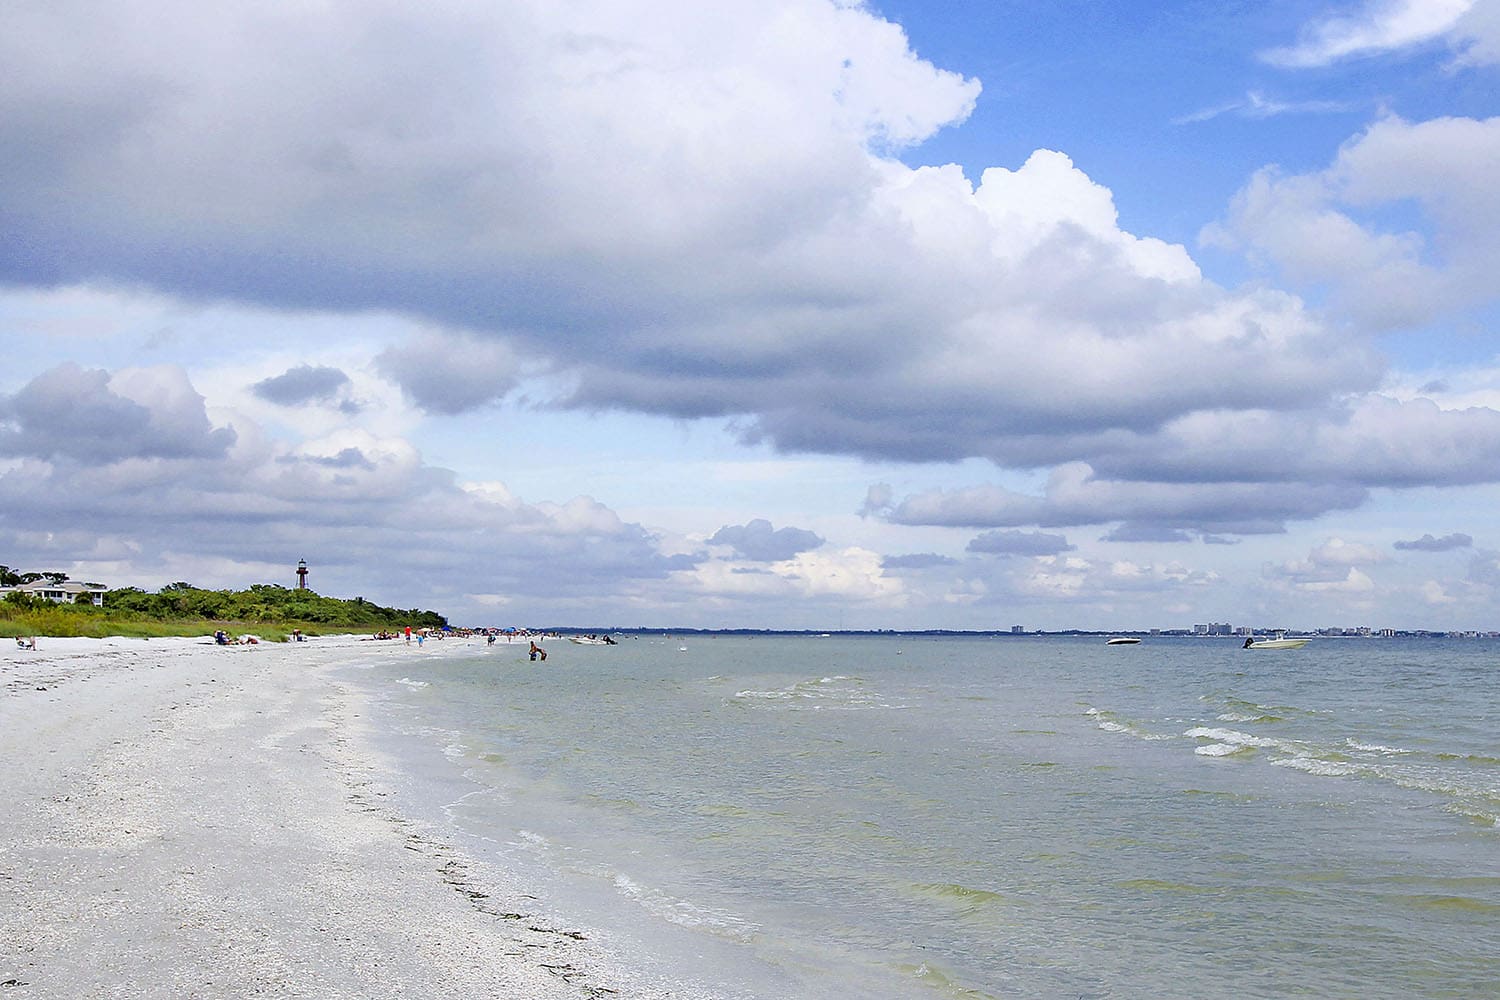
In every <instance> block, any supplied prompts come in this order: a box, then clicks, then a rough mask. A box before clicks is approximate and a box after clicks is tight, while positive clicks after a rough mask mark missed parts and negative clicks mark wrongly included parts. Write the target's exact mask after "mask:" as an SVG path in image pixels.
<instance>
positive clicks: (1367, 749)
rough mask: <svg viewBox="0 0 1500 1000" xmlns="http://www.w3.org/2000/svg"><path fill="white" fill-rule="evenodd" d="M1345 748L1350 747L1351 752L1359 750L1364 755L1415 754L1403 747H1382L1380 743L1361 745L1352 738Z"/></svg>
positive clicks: (1345, 742) (1347, 741) (1348, 740)
mask: <svg viewBox="0 0 1500 1000" xmlns="http://www.w3.org/2000/svg"><path fill="white" fill-rule="evenodd" d="M1344 746H1346V747H1348V748H1349V749H1350V750H1359V751H1362V752H1364V753H1380V754H1387V755H1390V756H1395V755H1398V754H1408V753H1413V752H1414V751H1412V750H1406V749H1403V748H1401V747H1387V746H1381V745H1380V744H1379V743H1361V742H1360V741H1359V740H1356V739H1354V738H1353V737H1352V736H1351V737H1350V738H1349V739H1346V740H1345V741H1344Z"/></svg>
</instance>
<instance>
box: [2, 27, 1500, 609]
mask: <svg viewBox="0 0 1500 1000" xmlns="http://www.w3.org/2000/svg"><path fill="white" fill-rule="evenodd" d="M1497 84H1500V0H1343V2H1333V0H1328V2H1322V0H1298V2H1295V3H1293V2H1288V0H1265V2H1257V3H1238V2H1215V3H1207V2H1202V0H1194V2H1156V0H1153V2H1152V3H1134V2H1125V3H1105V2H1102V0H1057V2H1054V3H1047V4H1038V3H1034V2H1019V0H943V2H941V3H939V2H933V0H888V2H881V3H858V2H853V0H753V2H752V0H743V2H742V0H721V2H718V3H714V4H700V3H689V2H684V0H633V2H623V0H614V2H611V0H577V2H566V3H557V2H555V0H546V2H542V0H490V2H478V0H457V2H453V3H444V4H437V5H417V4H406V3H396V2H381V0H375V2H369V0H361V2H358V3H355V2H349V0H322V2H319V3H315V4H314V3H306V4H264V3H258V2H244V0H227V2H225V3H219V4H200V3H186V2H180V0H165V2H164V0H150V2H143V0H117V2H114V3H111V4H107V5H98V4H84V3H80V2H75V0H18V2H15V3H11V4H9V5H7V13H6V19H5V25H4V27H3V28H0V345H3V349H4V350H3V357H4V364H3V367H0V563H4V564H5V565H8V566H11V567H13V568H18V569H24V570H35V571H44V570H55V571H61V572H66V573H68V574H69V575H70V576H71V577H72V578H73V579H77V580H88V581H92V582H100V583H104V584H106V585H108V586H112V587H113V586H138V587H143V588H145V589H148V590H151V589H156V588H157V587H160V586H162V585H164V584H166V583H170V582H175V581H186V582H189V583H192V584H195V585H198V586H204V587H232V588H240V587H245V586H248V585H250V584H252V583H260V582H269V583H282V584H285V585H288V586H291V585H294V584H295V579H296V578H295V575H294V573H295V567H296V564H297V561H298V560H299V559H305V560H306V561H307V564H308V567H309V584H310V585H311V586H312V587H313V588H314V589H315V590H317V591H319V592H320V593H324V594H329V595H332V596H338V597H346V598H352V597H355V596H360V597H364V598H366V599H367V600H372V601H376V602H378V603H381V604H387V605H394V606H397V607H421V608H433V609H435V610H439V611H441V612H443V613H445V614H447V615H448V616H449V617H450V619H451V620H453V621H454V622H455V623H462V624H476V625H477V624H493V625H529V626H533V627H541V626H549V625H579V626H597V627H615V626H618V627H635V626H650V627H674V626H682V627H749V628H757V627H759V628H792V629H802V628H810V629H834V628H849V629H854V628H897V629H900V628H951V629H1008V628H1010V627H1011V626H1013V625H1021V626H1023V627H1024V628H1027V629H1062V628H1090V629H1106V630H1107V629H1124V628H1182V627H1191V626H1192V625H1193V624H1196V623H1202V622H1230V623H1232V624H1236V625H1250V626H1258V627H1290V628H1313V627H1326V626H1339V627H1357V626H1362V625H1368V626H1371V627H1374V628H1382V627H1394V628H1433V629H1494V628H1500V513H1497V512H1500V336H1497V333H1500V283H1497V282H1496V281H1495V278H1494V276H1495V275H1496V274H1497V273H1500V185H1497V184H1496V183H1495V181H1494V177H1495V176H1496V175H1497V170H1500V85H1497Z"/></svg>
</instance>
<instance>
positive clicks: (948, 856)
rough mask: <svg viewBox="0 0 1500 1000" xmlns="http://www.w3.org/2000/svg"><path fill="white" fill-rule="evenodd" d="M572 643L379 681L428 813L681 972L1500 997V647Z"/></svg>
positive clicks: (852, 988)
mask: <svg viewBox="0 0 1500 1000" xmlns="http://www.w3.org/2000/svg"><path fill="white" fill-rule="evenodd" d="M434 645H439V646H448V645H449V644H448V643H441V644H434ZM548 646H549V652H550V653H551V656H550V658H549V659H548V661H547V662H546V663H545V664H541V663H531V662H528V661H527V660H526V658H525V652H524V649H519V648H508V647H504V646H497V647H490V648H486V647H483V646H478V645H476V646H472V647H468V646H465V647H464V648H463V649H462V650H461V651H459V650H455V649H453V648H452V647H451V646H449V648H448V649H446V650H443V651H442V653H441V655H433V654H427V655H424V654H423V653H415V654H414V655H412V656H410V657H404V658H401V659H399V661H397V662H394V663H392V662H386V663H381V664H379V665H377V666H376V667H375V668H374V669H373V670H370V671H366V672H363V673H362V674H361V678H362V681H361V682H362V683H369V684H371V685H372V687H373V689H374V690H375V691H376V692H377V693H378V695H379V697H380V698H381V706H380V711H381V713H382V714H383V715H384V716H386V717H387V718H388V719H389V721H390V722H391V723H392V725H393V728H394V729H396V730H397V731H399V732H400V733H402V734H403V735H402V737H401V739H400V740H399V741H398V743H397V744H393V745H395V746H397V748H398V750H399V753H400V757H401V759H402V760H403V761H404V762H405V766H406V767H407V769H408V773H409V775H410V776H411V779H412V785H411V788H410V789H409V793H410V796H411V798H412V801H413V802H414V803H416V807H417V808H418V809H423V810H426V811H428V812H429V813H430V814H431V816H432V817H433V818H434V819H436V820H440V821H441V822H443V823H445V824H447V825H448V826H449V828H450V829H451V830H452V831H453V832H454V834H455V835H456V836H460V837H465V838H468V839H469V840H470V841H471V842H472V843H473V844H474V845H477V848H476V849H477V850H480V851H483V852H486V853H487V854H488V855H489V856H490V857H491V858H492V859H493V860H494V861H496V862H497V863H500V864H503V865H505V866H506V867H508V868H510V869H512V870H514V871H518V872H522V873H524V874H525V876H526V878H527V879H529V880H530V882H531V884H534V885H536V886H537V887H538V888H539V890H540V891H541V892H543V894H544V895H545V898H547V899H548V900H549V901H551V902H552V903H553V904H554V905H556V906H558V907H560V908H562V909H564V910H567V911H569V912H570V914H572V915H573V916H574V918H575V919H577V920H579V921H580V922H583V923H586V924H587V925H588V926H589V927H590V928H591V929H592V930H594V931H595V932H596V933H597V935H598V936H601V937H602V938H604V939H605V940H607V941H609V942H611V943H613V944H615V945H617V946H619V947H621V948H623V949H628V950H630V951H631V952H632V954H635V955H637V956H640V959H641V961H642V963H644V967H647V968H649V969H651V970H652V972H651V975H653V976H657V977H681V979H682V986H683V990H684V993H685V995H689V996H691V995H708V994H719V995H724V996H744V997H826V996H832V995H848V996H859V997H870V998H883V997H893V998H894V997H923V996H932V997H1051V996H1059V997H1061V996H1067V997H1135V996H1142V995H1146V994H1153V995H1156V996H1166V997H1202V996H1210V995H1227V994H1238V995H1242V996H1267V997H1270V996H1288V995H1299V994H1300V995H1309V996H1329V995H1343V996H1361V997H1378V996H1391V997H1396V996H1425V997H1438V996H1454V997H1460V996H1462V997H1472V996H1479V995H1500V828H1497V825H1496V823H1497V816H1500V735H1497V725H1496V724H1497V711H1500V644H1497V643H1494V642H1489V641H1458V640H1342V641H1340V640H1326V641H1315V642H1314V643H1313V644H1311V645H1309V646H1308V647H1306V648H1305V649H1302V650H1281V651H1268V650H1255V651H1247V650H1242V649H1240V648H1239V644H1238V643H1235V642H1233V641H1231V640H1205V639H1157V640H1152V639H1148V640H1147V641H1145V642H1143V643H1142V644H1141V645H1138V646H1123V647H1121V646H1117V647H1107V646H1105V645H1104V643H1103V641H1102V639H1086V638H1063V637H1056V638H1053V637H1047V638H1035V637H1025V638H1013V637H1004V638H977V637H976V638H941V639H939V638H908V637H894V636H887V637H878V638H875V637H869V638H846V637H833V638H815V637H716V638H711V637H706V636H691V637H689V638H687V639H681V638H678V639H671V640H669V639H664V638H662V637H644V636H643V637H640V638H628V637H627V638H624V639H622V640H621V642H620V645H618V646H612V647H586V646H576V645H571V644H568V643H564V642H560V641H556V640H554V641H553V642H551V643H549V644H548ZM684 646H685V647H686V649H682V648H680V647H684Z"/></svg>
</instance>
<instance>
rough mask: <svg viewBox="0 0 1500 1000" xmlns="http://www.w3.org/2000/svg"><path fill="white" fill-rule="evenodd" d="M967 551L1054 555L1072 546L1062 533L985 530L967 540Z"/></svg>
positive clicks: (989, 553)
mask: <svg viewBox="0 0 1500 1000" xmlns="http://www.w3.org/2000/svg"><path fill="white" fill-rule="evenodd" d="M967 549H968V551H970V552H976V553H982V554H984V555H998V556H1055V555H1057V554H1058V553H1060V552H1071V551H1073V549H1074V546H1072V545H1069V544H1068V540H1067V539H1066V538H1064V537H1063V536H1062V535H1049V534H1047V533H1045V532H1041V531H986V532H985V533H984V534H982V535H979V536H978V537H976V538H973V539H971V540H970V541H969V544H968V546H967Z"/></svg>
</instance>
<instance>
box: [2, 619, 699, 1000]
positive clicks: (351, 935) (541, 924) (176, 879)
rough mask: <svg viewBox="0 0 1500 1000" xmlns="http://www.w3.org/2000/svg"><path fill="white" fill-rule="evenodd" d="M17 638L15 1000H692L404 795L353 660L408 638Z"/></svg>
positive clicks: (9, 764)
mask: <svg viewBox="0 0 1500 1000" xmlns="http://www.w3.org/2000/svg"><path fill="white" fill-rule="evenodd" d="M4 642H5V647H4V648H0V998H3V1000H10V998H15V1000H22V998H27V1000H30V998H38V1000H39V998H43V997H46V998H68V1000H76V998H90V997H109V998H134V997H153V998H155V997H172V998H177V997H194V998H198V997H202V998H212V997H262V996H264V997H311V998H325V997H453V998H460V997H462V998H466V1000H467V998H483V997H506V998H536V1000H543V998H554V997H556V998H564V997H566V998H575V997H615V996H619V997H656V996H667V995H674V994H669V993H666V992H660V993H659V992H657V991H655V990H653V989H647V988H642V987H640V986H639V985H636V986H634V987H628V988H627V987H626V986H624V985H623V984H624V983H625V982H626V981H628V980H629V979H630V978H631V976H630V975H629V970H627V969H626V968H625V965H626V964H627V963H624V962H622V961H621V960H620V959H619V958H618V957H617V956H611V955H608V954H605V953H604V952H603V950H602V949H601V948H599V946H598V945H597V943H596V942H594V941H592V940H590V939H589V935H588V934H587V933H585V932H583V931H579V930H577V929H574V928H571V927H568V926H565V925H558V924H557V923H556V922H555V921H551V920H548V919H547V918H546V917H545V916H541V915H539V914H541V913H542V904H541V902H540V901H538V900H535V899H531V898H528V897H526V896H524V895H522V894H520V893H519V892H518V891H516V890H515V889H514V888H513V887H511V886H508V885H506V884H503V882H504V879H503V877H501V876H498V875H497V874H496V873H495V872H494V871H493V870H491V869H488V868H487V867H485V866H483V865H479V864H476V863H475V862H474V861H473V860H472V859H470V858H467V857H465V856H463V855H462V854H461V853H460V852H459V851H457V850H456V849H455V848H454V847H453V846H452V845H450V844H448V843H445V842H444V841H443V839H442V837H441V836H440V835H439V834H438V833H436V832H434V831H433V830H431V829H428V828H425V827H422V826H420V825H418V824H416V823H414V822H413V821H412V820H410V819H408V818H407V817H404V816H402V815H400V813H399V812H398V811H397V809H396V808H395V807H394V806H393V805H392V804H391V803H392V801H393V800H392V799H390V798H389V796H388V792H387V789H388V788H389V787H390V786H389V784H388V782H387V781H386V775H387V774H389V772H388V771H386V770H384V765H383V764H382V762H381V759H380V757H379V755H378V754H377V753H376V752H375V751H374V749H373V746H374V744H373V741H372V740H371V739H370V733H369V732H368V731H367V730H366V729H365V728H364V727H365V726H366V724H367V723H366V716H365V713H364V712H363V711H362V709H363V707H364V706H363V705H362V702H361V698H360V695H359V694H358V693H357V691H355V690H354V689H352V688H351V687H349V686H347V685H345V684H343V683H341V682H340V681H339V680H338V679H337V678H336V676H335V673H336V668H337V667H338V666H340V665H341V664H344V663H348V662H350V661H352V660H356V659H358V658H366V659H368V658H369V657H371V656H382V655H393V651H392V650H390V649H389V648H388V647H392V646H397V645H403V646H404V644H393V643H392V644H388V643H370V642H366V643H363V644H360V643H357V642H355V641H353V640H352V639H351V640H329V639H315V640H312V641H310V642H307V643H292V644H284V645H273V644H262V645H259V646H237V647H228V648H225V647H217V646H213V645H209V644H206V643H205V642H203V641H202V640H187V639H166V640H162V639H155V640H127V639H114V640H83V639H72V640H67V639H47V638H45V637H44V638H42V639H41V640H40V641H39V643H38V647H39V648H38V649H36V650H35V651H24V650H20V649H16V648H14V642H13V641H12V640H9V639H6V640H4ZM675 995H677V996H681V995H682V994H675Z"/></svg>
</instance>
